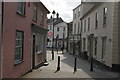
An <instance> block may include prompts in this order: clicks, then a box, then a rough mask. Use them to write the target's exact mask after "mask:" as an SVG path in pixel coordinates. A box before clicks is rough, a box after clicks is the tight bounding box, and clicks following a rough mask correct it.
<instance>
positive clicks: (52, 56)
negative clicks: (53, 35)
mask: <svg viewBox="0 0 120 80" xmlns="http://www.w3.org/2000/svg"><path fill="white" fill-rule="evenodd" d="M52 60H54V52H53V50H52Z"/></svg>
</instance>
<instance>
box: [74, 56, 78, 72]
mask: <svg viewBox="0 0 120 80" xmlns="http://www.w3.org/2000/svg"><path fill="white" fill-rule="evenodd" d="M76 66H77V57H75V62H74V72H75V71H77V67H76Z"/></svg>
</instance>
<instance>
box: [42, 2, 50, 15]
mask: <svg viewBox="0 0 120 80" xmlns="http://www.w3.org/2000/svg"><path fill="white" fill-rule="evenodd" d="M40 4H41V5H42V6H43V7H44V8H45V9H46V10H47V12H48V13H50V11H49V10H48V9H47V8H46V7H45V5H44V4H43V3H42V2H41V1H40Z"/></svg>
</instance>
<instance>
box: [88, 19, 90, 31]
mask: <svg viewBox="0 0 120 80" xmlns="http://www.w3.org/2000/svg"><path fill="white" fill-rule="evenodd" d="M88 31H90V17H89V18H88Z"/></svg>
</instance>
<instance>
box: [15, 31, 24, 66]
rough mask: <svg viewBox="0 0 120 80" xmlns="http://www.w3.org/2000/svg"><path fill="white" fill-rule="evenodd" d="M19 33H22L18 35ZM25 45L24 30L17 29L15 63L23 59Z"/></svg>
mask: <svg viewBox="0 0 120 80" xmlns="http://www.w3.org/2000/svg"><path fill="white" fill-rule="evenodd" d="M18 33H20V34H21V35H18ZM20 36H21V37H20ZM17 42H19V43H17ZM23 47H24V32H23V31H18V30H16V46H15V64H17V63H19V62H21V61H22V60H23ZM17 48H19V49H20V51H19V50H17ZM17 51H18V52H17Z"/></svg>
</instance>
